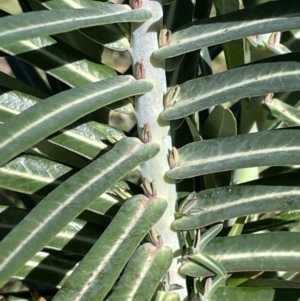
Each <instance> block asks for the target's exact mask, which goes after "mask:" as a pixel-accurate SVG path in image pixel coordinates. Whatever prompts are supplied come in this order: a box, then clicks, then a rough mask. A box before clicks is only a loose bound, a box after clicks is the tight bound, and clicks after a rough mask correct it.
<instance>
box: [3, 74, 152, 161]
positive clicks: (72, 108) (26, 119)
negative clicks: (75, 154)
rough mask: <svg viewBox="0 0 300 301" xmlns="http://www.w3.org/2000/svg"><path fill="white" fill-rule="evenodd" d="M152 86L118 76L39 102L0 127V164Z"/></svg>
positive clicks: (128, 77)
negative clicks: (81, 120) (59, 131)
mask: <svg viewBox="0 0 300 301" xmlns="http://www.w3.org/2000/svg"><path fill="white" fill-rule="evenodd" d="M152 87H153V85H152V83H150V82H148V81H146V80H138V81H136V80H135V79H134V78H133V77H132V76H117V77H114V78H109V79H106V80H103V81H100V82H97V83H91V84H88V85H85V86H81V87H77V88H74V89H71V90H68V91H65V92H62V93H59V94H56V95H54V96H52V97H49V98H47V99H45V100H42V101H40V102H38V103H37V104H36V105H35V106H33V107H31V108H29V109H27V110H26V111H24V112H22V113H21V114H19V115H16V116H13V117H11V118H10V119H9V120H7V121H6V122H5V124H4V125H2V126H1V130H2V131H1V136H0V149H1V155H0V165H3V164H5V163H7V162H8V161H9V160H10V159H12V158H13V157H14V156H16V155H18V154H20V153H21V152H23V151H25V150H26V149H28V148H29V147H31V146H33V145H34V144H36V143H37V142H39V141H41V140H43V139H44V138H46V137H47V136H49V135H51V134H53V133H54V132H56V131H58V130H60V129H62V128H64V127H65V126H67V125H69V124H71V123H73V122H74V121H76V120H78V119H79V118H81V117H83V116H85V115H86V114H88V113H90V112H92V111H94V110H97V109H99V108H101V107H103V106H106V105H108V104H110V103H112V102H114V101H117V100H119V99H122V98H125V97H128V96H131V95H136V94H143V93H145V92H148V91H150V90H151V89H152Z"/></svg>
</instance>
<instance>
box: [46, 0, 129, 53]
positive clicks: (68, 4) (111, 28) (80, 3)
mask: <svg viewBox="0 0 300 301" xmlns="http://www.w3.org/2000/svg"><path fill="white" fill-rule="evenodd" d="M41 4H42V5H43V6H44V7H46V8H48V9H62V8H74V9H80V8H98V7H101V6H103V5H108V2H106V3H105V2H99V1H84V0H72V1H65V0H55V1H47V2H42V3H41ZM80 31H81V32H82V33H84V34H85V35H86V36H87V37H89V38H90V39H92V40H94V41H96V42H97V43H99V44H101V45H104V46H105V47H107V48H111V49H114V50H117V51H124V50H127V49H128V48H129V47H130V43H129V41H128V39H127V38H126V37H125V36H124V33H123V32H122V30H121V28H120V27H119V26H118V25H117V24H110V25H104V26H95V27H91V28H88V29H81V30H80ZM99 32H101V34H100V35H99Z"/></svg>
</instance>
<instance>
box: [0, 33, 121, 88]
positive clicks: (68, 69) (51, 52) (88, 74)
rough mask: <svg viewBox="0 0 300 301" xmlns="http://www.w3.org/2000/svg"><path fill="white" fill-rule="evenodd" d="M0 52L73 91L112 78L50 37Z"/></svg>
mask: <svg viewBox="0 0 300 301" xmlns="http://www.w3.org/2000/svg"><path fill="white" fill-rule="evenodd" d="M0 49H1V50H2V51H3V52H5V53H7V54H10V55H12V56H17V57H18V58H19V59H21V60H23V61H25V62H27V63H29V64H31V65H33V66H36V67H38V68H40V69H42V70H44V71H45V72H47V73H48V74H50V75H52V76H53V77H55V78H57V79H59V80H61V81H62V82H64V83H65V84H67V85H69V86H71V87H76V86H81V85H85V84H88V83H90V82H96V81H99V80H102V79H105V78H109V77H112V76H115V75H116V72H115V71H114V70H113V69H111V68H109V67H107V66H104V65H101V64H99V63H96V62H94V61H92V60H91V59H89V58H88V57H87V56H84V55H83V54H82V53H81V52H80V51H77V50H76V49H74V48H72V47H70V46H69V45H67V44H65V43H62V42H61V41H59V40H56V39H54V38H52V37H47V36H45V37H36V38H33V39H30V40H22V41H18V42H16V43H14V45H9V46H6V47H3V46H2V45H1V47H0Z"/></svg>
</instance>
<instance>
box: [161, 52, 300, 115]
mask: <svg viewBox="0 0 300 301" xmlns="http://www.w3.org/2000/svg"><path fill="white" fill-rule="evenodd" d="M299 68H300V61H299V54H298V53H291V54H286V55H281V56H276V57H272V58H269V59H265V60H262V61H257V62H255V63H254V64H249V65H246V66H243V67H239V68H236V69H232V70H228V71H225V72H222V73H218V74H214V75H211V76H206V77H201V78H197V79H194V80H190V81H187V82H185V83H183V84H182V85H181V86H180V92H179V94H178V95H177V97H176V99H174V101H177V102H176V103H175V105H174V106H172V107H170V108H167V109H166V110H164V111H163V112H162V113H161V117H162V118H163V119H167V120H173V119H179V118H182V117H184V116H187V115H190V114H192V113H195V112H197V111H201V110H204V109H207V108H209V107H211V106H214V105H218V104H222V103H225V102H227V101H230V100H234V99H241V98H244V97H252V96H258V95H263V94H267V93H273V92H279V91H295V90H297V89H298V88H299V87H298V82H299V80H300V72H299Z"/></svg>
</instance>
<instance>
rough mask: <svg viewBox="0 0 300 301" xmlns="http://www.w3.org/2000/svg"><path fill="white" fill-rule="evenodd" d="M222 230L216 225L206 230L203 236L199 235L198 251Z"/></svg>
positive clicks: (221, 227) (219, 225) (221, 226)
mask: <svg viewBox="0 0 300 301" xmlns="http://www.w3.org/2000/svg"><path fill="white" fill-rule="evenodd" d="M222 229H223V225H221V224H217V225H214V226H213V227H211V228H210V229H208V230H207V231H206V232H205V233H204V234H203V235H201V240H200V250H203V249H204V248H205V246H206V245H207V244H208V243H209V242H210V241H211V240H212V239H213V238H215V237H216V236H217V235H218V234H219V233H220V232H221V230H222Z"/></svg>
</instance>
